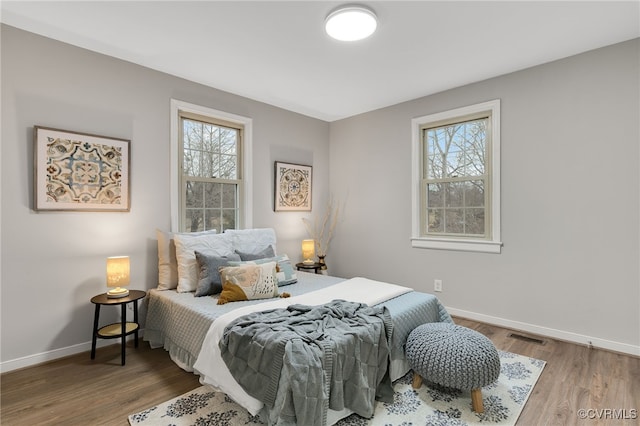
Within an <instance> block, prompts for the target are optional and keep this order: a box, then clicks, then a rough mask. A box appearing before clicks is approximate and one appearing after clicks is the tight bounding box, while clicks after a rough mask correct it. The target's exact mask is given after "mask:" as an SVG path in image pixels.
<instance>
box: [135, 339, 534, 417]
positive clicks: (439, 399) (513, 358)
mask: <svg viewBox="0 0 640 426" xmlns="http://www.w3.org/2000/svg"><path fill="white" fill-rule="evenodd" d="M499 354H500V364H501V365H500V376H499V377H498V380H497V381H496V382H494V383H493V384H491V385H489V386H485V387H484V388H482V397H483V403H484V413H482V414H479V413H475V412H473V411H472V410H471V395H470V393H469V392H463V391H459V390H455V389H447V388H442V387H439V386H437V385H434V384H429V383H424V382H423V385H422V386H421V387H420V389H413V388H412V387H411V379H412V375H413V373H412V372H409V373H408V374H407V375H405V376H404V377H402V378H400V379H398V380H397V381H396V382H395V383H394V384H393V389H394V391H395V395H394V401H393V403H382V402H378V403H377V404H376V410H375V413H374V415H373V417H372V418H371V419H365V418H362V417H360V416H358V415H355V414H352V415H351V416H349V417H346V418H344V419H342V420H340V421H339V422H338V423H336V425H337V426H356V425H357V426H374V425H375V426H377V425H380V426H407V425H443V426H444V425H451V426H462V425H479V424H483V425H486V424H495V425H515V423H516V421H517V420H518V417H519V416H520V413H521V412H522V408H523V407H524V405H525V403H526V402H527V399H528V398H529V395H531V391H532V390H533V387H534V386H535V384H536V382H537V381H538V378H539V377H540V374H541V373H542V369H543V368H544V366H545V362H544V361H541V360H538V359H534V358H529V357H525V356H522V355H516V354H513V353H510V352H501V351H499ZM129 423H130V424H131V425H132V426H133V425H145V426H151V425H153V426H162V425H167V426H169V425H172V426H173V425H175V426H192V425H193V426H205V425H211V426H213V425H215V426H239V425H243V426H244V425H252V424H256V425H263V424H266V421H265V422H263V421H262V419H261V418H260V416H259V415H258V416H252V415H251V414H249V412H247V410H245V409H244V408H242V407H241V406H239V405H238V404H236V403H235V402H234V401H233V400H231V399H229V397H227V396H226V395H225V394H223V393H221V392H216V391H214V390H213V389H212V388H210V387H207V386H201V387H199V388H197V389H195V390H193V391H191V392H188V393H186V394H184V395H181V396H179V397H177V398H174V399H172V400H170V401H167V402H165V403H163V404H160V405H157V406H155V407H152V408H149V409H148V410H144V411H142V412H140V413H136V414H133V415H131V416H129Z"/></svg>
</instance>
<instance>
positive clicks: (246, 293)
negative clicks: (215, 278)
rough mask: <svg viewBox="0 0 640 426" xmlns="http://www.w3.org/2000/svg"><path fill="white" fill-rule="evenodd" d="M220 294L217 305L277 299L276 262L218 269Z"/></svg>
mask: <svg viewBox="0 0 640 426" xmlns="http://www.w3.org/2000/svg"><path fill="white" fill-rule="evenodd" d="M220 278H221V279H222V292H221V293H220V297H219V298H218V305H224V304H225V303H228V302H238V301H241V300H254V299H269V298H272V297H278V296H279V294H278V285H277V281H276V262H267V263H263V264H261V265H255V264H246V265H240V266H225V267H222V268H220Z"/></svg>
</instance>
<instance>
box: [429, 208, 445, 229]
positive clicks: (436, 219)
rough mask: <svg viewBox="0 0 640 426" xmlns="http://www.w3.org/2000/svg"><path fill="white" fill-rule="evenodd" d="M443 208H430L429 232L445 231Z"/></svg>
mask: <svg viewBox="0 0 640 426" xmlns="http://www.w3.org/2000/svg"><path fill="white" fill-rule="evenodd" d="M443 211H444V210H443V209H428V210H427V213H428V217H429V219H428V221H429V222H428V224H427V229H428V230H429V232H444V220H443V218H442V213H443Z"/></svg>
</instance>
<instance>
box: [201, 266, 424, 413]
mask: <svg viewBox="0 0 640 426" xmlns="http://www.w3.org/2000/svg"><path fill="white" fill-rule="evenodd" d="M410 291H413V289H411V288H408V287H403V286H399V285H395V284H388V283H383V282H380V281H373V280H369V279H367V278H361V277H356V278H352V279H349V280H346V281H343V282H340V283H338V284H335V285H332V286H329V287H325V288H322V289H320V290H317V291H314V292H311V293H306V294H302V295H300V296H295V297H290V298H281V299H274V300H273V301H271V302H267V303H261V304H258V305H250V306H244V307H242V308H239V309H236V310H234V311H232V312H229V313H226V314H224V315H221V316H220V317H218V318H217V319H216V320H215V321H214V322H213V324H211V327H210V328H209V331H208V332H207V335H206V337H205V339H204V342H203V344H202V348H201V350H200V353H199V355H198V359H197V360H196V362H195V364H194V366H193V367H194V370H195V372H196V373H197V374H199V375H200V382H201V383H203V384H207V385H211V386H213V387H215V388H217V389H219V390H220V391H222V392H224V393H226V394H227V395H228V396H229V397H230V398H232V399H233V400H234V401H235V402H237V403H238V404H240V405H241V406H243V407H244V408H246V409H247V410H248V411H249V412H250V413H251V414H252V415H256V414H257V413H258V412H259V411H260V409H261V408H262V406H263V404H262V402H260V401H258V400H257V399H255V398H253V397H252V396H250V395H248V394H247V393H246V392H245V391H244V390H243V389H242V387H240V385H239V384H238V382H236V380H235V379H234V378H233V376H231V373H230V372H229V369H228V368H227V366H226V364H225V363H224V361H223V360H222V356H221V354H220V347H219V346H218V342H219V341H220V339H221V338H222V334H223V332H224V330H225V328H226V327H227V325H228V324H229V323H230V322H231V321H233V320H234V319H236V318H239V317H240V316H242V315H246V314H249V313H252V312H257V311H266V310H271V309H279V308H286V307H287V306H289V305H292V304H303V305H321V304H324V303H328V302H331V301H332V300H335V299H341V300H347V301H350V302H359V303H366V304H368V305H370V306H373V305H376V304H378V303H382V302H385V301H387V300H390V299H392V298H394V297H397V296H400V295H402V294H405V293H408V292H410Z"/></svg>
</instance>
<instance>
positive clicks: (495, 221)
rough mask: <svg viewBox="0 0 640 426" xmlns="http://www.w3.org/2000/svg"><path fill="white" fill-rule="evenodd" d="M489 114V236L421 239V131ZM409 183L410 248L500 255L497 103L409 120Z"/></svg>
mask: <svg viewBox="0 0 640 426" xmlns="http://www.w3.org/2000/svg"><path fill="white" fill-rule="evenodd" d="M482 112H489V113H490V114H491V118H490V126H491V136H490V137H491V141H490V143H489V144H488V146H489V147H490V151H491V152H490V153H489V155H490V157H491V160H490V169H489V185H488V189H489V191H490V194H489V200H490V206H489V208H490V211H486V212H485V214H489V215H490V219H489V221H490V229H489V235H487V236H486V237H485V238H482V239H473V238H465V237H446V236H438V237H435V236H423V235H421V226H420V221H421V216H422V215H421V209H422V208H423V206H424V203H423V202H422V201H423V200H422V197H423V195H422V193H421V186H422V185H421V180H422V146H421V144H422V135H421V131H422V129H423V128H424V126H427V125H429V124H431V123H437V122H443V121H447V122H448V121H455V120H456V119H461V121H462V119H463V118H464V117H467V116H470V115H474V114H479V113H482ZM411 135H412V146H411V158H412V165H411V181H412V188H413V190H412V197H411V207H412V208H411V215H412V226H411V246H412V247H415V248H427V249H441V250H460V251H472V252H483V253H500V252H501V249H502V241H501V237H500V100H499V99H495V100H492V101H488V102H483V103H479V104H476V105H470V106H466V107H462V108H456V109H453V110H449V111H443V112H439V113H435V114H429V115H425V116H422V117H417V118H414V119H412V120H411Z"/></svg>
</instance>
